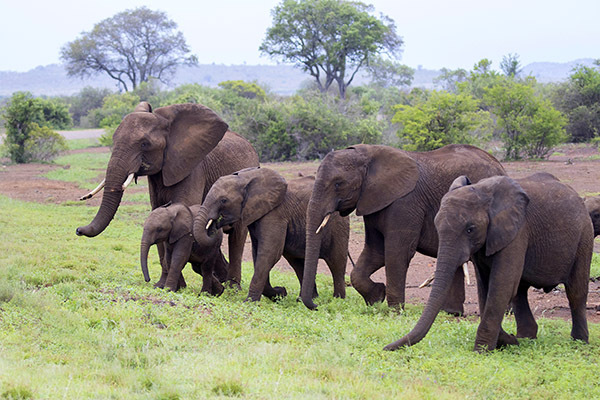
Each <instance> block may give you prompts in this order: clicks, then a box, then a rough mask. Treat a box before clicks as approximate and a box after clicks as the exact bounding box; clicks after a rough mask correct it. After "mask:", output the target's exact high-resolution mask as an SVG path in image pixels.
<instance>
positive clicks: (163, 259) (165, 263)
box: [154, 242, 169, 289]
mask: <svg viewBox="0 0 600 400" xmlns="http://www.w3.org/2000/svg"><path fill="white" fill-rule="evenodd" d="M156 249H157V250H158V258H159V260H160V266H161V270H162V271H161V274H160V279H159V280H158V282H156V283H155V284H154V287H155V288H159V289H163V288H164V287H165V282H166V281H167V277H168V276H169V257H168V254H167V250H166V249H165V244H164V243H163V242H161V243H157V244H156Z"/></svg>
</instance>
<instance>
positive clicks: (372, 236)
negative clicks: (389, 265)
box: [350, 230, 385, 305]
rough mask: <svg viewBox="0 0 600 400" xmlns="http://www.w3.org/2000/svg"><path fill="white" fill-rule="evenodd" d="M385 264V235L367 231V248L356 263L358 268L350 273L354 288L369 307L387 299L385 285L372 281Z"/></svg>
mask: <svg viewBox="0 0 600 400" xmlns="http://www.w3.org/2000/svg"><path fill="white" fill-rule="evenodd" d="M384 264H385V259H384V253H383V235H381V234H380V233H378V232H370V231H369V230H367V231H366V233H365V247H364V248H363V251H362V252H361V253H360V257H358V260H357V261H356V266H355V267H354V269H352V272H350V282H351V283H352V286H353V287H354V289H356V291H357V292H358V293H360V295H361V296H362V297H363V298H364V299H365V302H366V303H367V305H373V304H375V303H377V302H381V301H383V300H384V299H385V285H384V284H383V283H379V282H377V283H375V282H373V281H372V280H371V275H372V274H373V273H374V272H375V271H377V270H378V269H379V268H381V267H383V265H384Z"/></svg>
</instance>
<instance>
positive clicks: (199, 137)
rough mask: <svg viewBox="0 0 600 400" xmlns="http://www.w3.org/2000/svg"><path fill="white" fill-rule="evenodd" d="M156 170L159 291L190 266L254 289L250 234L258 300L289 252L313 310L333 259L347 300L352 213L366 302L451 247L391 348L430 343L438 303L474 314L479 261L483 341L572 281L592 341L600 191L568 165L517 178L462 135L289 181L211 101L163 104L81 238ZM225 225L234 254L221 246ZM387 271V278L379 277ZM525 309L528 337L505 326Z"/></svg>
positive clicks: (145, 107) (279, 290)
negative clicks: (590, 303)
mask: <svg viewBox="0 0 600 400" xmlns="http://www.w3.org/2000/svg"><path fill="white" fill-rule="evenodd" d="M138 176H147V177H148V187H149V192H150V203H151V206H152V212H151V213H150V215H149V216H148V218H147V219H146V221H145V223H144V232H143V235H142V239H141V246H140V261H141V266H142V272H143V275H144V279H145V280H146V281H150V276H149V273H148V261H147V260H148V251H149V248H150V246H152V245H154V244H156V245H157V248H158V252H159V257H160V263H161V267H162V273H161V276H160V279H159V280H158V281H157V282H156V284H155V286H156V287H158V288H167V289H170V290H173V291H175V290H178V289H179V288H182V287H185V286H186V283H185V279H184V278H183V275H182V269H183V268H184V266H185V265H186V264H187V263H188V262H189V263H191V264H192V268H193V270H194V271H195V272H197V273H199V274H201V275H202V277H203V284H202V289H201V290H202V292H206V293H209V294H212V295H220V294H221V293H222V292H223V290H224V286H223V284H224V283H227V284H229V285H233V286H234V287H238V288H240V287H241V261H242V252H243V248H244V242H245V240H246V236H247V234H248V233H249V234H250V238H251V242H252V259H253V262H254V274H253V276H252V280H251V282H250V286H249V292H248V297H247V300H250V301H258V300H260V298H261V296H262V295H265V296H266V297H268V298H271V299H276V298H277V297H281V296H285V295H287V292H286V289H285V288H283V287H273V286H271V283H270V281H269V273H270V270H271V269H272V268H273V266H274V265H275V263H276V262H277V261H278V260H279V259H280V258H281V257H282V256H283V257H284V258H285V259H286V260H287V261H288V263H289V264H290V266H291V267H292V268H293V269H294V272H295V273H296V275H297V277H298V280H299V282H300V287H301V292H300V299H301V300H302V302H303V303H304V305H306V307H308V308H310V309H315V308H316V304H315V303H314V299H315V298H316V297H317V290H316V285H315V278H316V272H317V262H318V259H319V258H320V259H323V260H325V262H326V263H327V265H328V267H329V269H330V271H331V275H332V278H333V286H334V292H333V293H334V296H336V297H341V298H343V297H345V294H346V293H345V290H346V285H345V280H344V276H345V269H346V261H347V256H348V238H349V220H348V215H349V214H350V213H352V212H353V211H355V212H356V215H358V216H362V217H363V221H364V229H365V239H364V248H363V250H362V253H361V255H360V257H359V258H358V260H357V262H356V265H355V267H354V268H353V269H352V271H351V273H350V280H351V283H352V286H353V287H354V288H355V289H356V290H357V291H358V292H359V293H360V295H361V296H362V297H363V298H364V300H365V302H366V303H367V304H369V305H370V304H374V303H376V302H381V301H383V300H384V299H387V302H388V304H389V305H390V306H392V307H402V306H403V305H404V301H405V285H406V275H407V270H408V266H409V264H410V261H411V259H412V258H413V256H414V255H415V253H416V252H417V251H418V252H419V253H422V254H425V255H428V256H432V257H437V259H438V262H437V268H436V272H435V280H434V283H433V287H432V291H431V295H430V297H429V300H428V302H427V305H426V307H425V310H424V311H423V314H422V315H421V317H420V319H419V321H418V322H417V324H416V326H415V327H414V328H413V329H412V330H411V331H410V333H408V334H407V335H406V336H404V337H402V338H401V339H400V340H398V341H396V342H394V343H391V344H389V345H387V346H386V347H385V349H386V350H396V349H398V348H400V347H402V346H410V345H413V344H415V343H417V342H419V341H420V340H421V339H422V338H423V337H424V336H425V335H426V334H427V332H428V331H429V329H430V327H431V325H432V324H433V321H434V320H435V318H436V316H437V314H438V313H439V311H440V310H444V311H447V312H449V313H452V314H462V313H463V303H464V300H465V287H464V275H463V273H462V269H461V266H462V265H463V264H464V263H465V262H466V261H469V260H470V261H472V262H473V264H474V265H475V271H476V276H477V288H478V296H479V310H480V316H481V322H480V324H479V327H478V329H477V334H476V338H475V350H476V351H480V352H481V351H488V350H493V349H495V348H499V347H503V346H506V345H508V344H517V343H518V342H517V338H518V337H526V338H535V337H536V335H537V324H536V322H535V320H534V318H533V315H532V312H531V310H530V308H529V303H528V300H527V290H528V288H529V287H531V286H533V287H536V288H543V289H544V290H545V291H546V292H548V291H550V290H552V289H553V288H554V287H556V286H557V285H558V284H564V286H565V291H566V294H567V297H568V301H569V306H570V308H571V315H572V324H573V326H572V331H571V336H572V337H573V338H574V339H579V340H582V341H585V342H587V341H588V329H587V322H586V314H585V312H586V301H587V294H588V281H589V274H590V262H591V257H592V251H593V241H594V236H595V235H598V234H599V233H600V198H590V199H586V200H585V201H584V200H583V199H581V198H580V197H579V196H578V195H577V193H576V192H575V191H573V190H572V189H571V188H570V187H568V186H566V185H564V184H562V183H560V182H559V181H558V180H557V179H556V178H555V177H554V176H552V175H550V174H547V173H538V174H535V175H532V176H529V177H527V178H523V179H512V178H510V177H509V176H507V175H506V172H505V171H504V168H503V167H502V165H501V164H500V163H499V162H498V161H497V160H496V159H495V158H494V157H492V156H491V155H490V154H488V153H487V152H485V151H483V150H481V149H478V148H476V147H473V146H469V145H449V146H445V147H443V148H441V149H438V150H434V151H430V152H407V151H402V150H399V149H396V148H392V147H388V146H382V145H366V144H359V145H355V146H352V147H349V148H347V149H343V150H337V151H332V152H330V153H329V154H328V155H327V156H326V157H325V158H324V159H323V160H322V162H321V164H320V166H319V168H318V170H317V174H316V177H300V178H297V179H292V180H289V181H286V180H285V179H284V178H283V177H282V176H281V175H280V174H278V173H277V172H275V171H273V170H270V169H267V168H260V167H259V162H258V156H257V154H256V151H255V150H254V149H253V147H252V146H251V144H250V143H249V142H248V141H247V140H246V139H244V138H243V137H241V136H240V135H238V134H236V133H234V132H231V131H229V130H228V126H227V124H226V123H225V122H224V121H223V120H222V119H221V118H220V117H219V116H218V115H216V114H215V113H214V112H213V111H212V110H210V109H209V108H207V107H204V106H201V105H198V104H177V105H172V106H167V107H161V108H158V109H156V110H153V109H152V107H151V106H150V104H148V103H147V102H142V103H140V104H139V105H138V106H137V107H136V109H135V110H134V111H133V112H132V113H131V114H128V115H127V116H125V118H124V119H123V121H122V122H121V124H120V125H119V127H118V128H117V130H116V131H115V133H114V136H113V149H112V154H111V157H110V161H109V163H108V166H107V170H106V177H105V179H104V181H103V182H102V183H101V184H100V185H99V186H98V187H97V188H96V189H94V190H93V191H92V192H91V193H89V194H88V195H87V196H84V197H82V199H86V198H89V197H91V196H93V195H94V194H96V193H98V192H99V191H101V190H103V197H102V203H101V205H100V208H99V210H98V212H97V214H96V216H95V217H94V219H93V220H92V221H91V223H90V224H89V225H86V226H82V227H79V228H77V234H78V235H83V236H88V237H93V236H96V235H98V234H100V233H101V232H102V231H104V229H106V228H107V226H108V225H109V223H110V221H111V220H112V218H113V217H114V215H115V213H116V211H117V209H118V207H119V205H120V202H121V198H122V196H123V192H124V190H125V188H126V187H127V185H128V184H129V183H130V182H131V181H132V180H137V177H138ZM224 235H227V239H228V244H229V261H227V260H226V259H225V257H224V256H223V254H222V253H221V242H222V240H223V236H224ZM382 267H383V268H385V275H386V283H385V284H383V283H375V282H373V281H372V280H371V278H370V277H371V275H372V274H373V273H374V272H375V271H377V270H379V269H380V268H382ZM509 306H510V307H512V309H513V311H514V315H515V320H516V324H517V335H516V337H515V336H513V335H510V334H508V333H507V332H505V331H504V330H503V329H502V319H503V316H504V314H505V312H506V310H507V308H508V307H509Z"/></svg>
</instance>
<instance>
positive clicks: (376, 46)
mask: <svg viewBox="0 0 600 400" xmlns="http://www.w3.org/2000/svg"><path fill="white" fill-rule="evenodd" d="M372 11H373V7H372V6H369V5H366V4H364V3H361V2H358V1H346V0H284V1H283V2H282V3H281V4H279V5H278V6H276V7H275V9H274V10H273V11H272V15H273V25H272V26H271V27H270V28H269V29H268V30H267V34H266V37H265V39H264V41H263V43H262V44H261V46H260V48H259V49H260V51H261V52H263V53H265V54H268V55H269V56H271V57H272V58H275V59H279V60H282V61H284V62H292V63H294V64H295V65H296V66H298V67H300V68H302V69H303V70H304V71H306V72H308V73H310V75H311V76H313V77H314V78H315V80H316V82H317V85H318V87H319V89H320V90H321V91H323V92H324V91H327V90H328V89H329V87H330V86H331V85H332V84H333V83H334V82H336V83H337V86H338V89H339V93H340V97H342V98H345V95H346V88H347V87H348V86H349V85H350V84H351V83H352V80H353V79H354V77H355V76H356V73H357V72H358V70H359V69H360V68H361V67H363V66H364V65H367V64H368V63H369V61H370V60H371V59H372V58H373V57H374V56H377V55H379V54H380V53H387V54H388V55H389V56H390V57H391V58H397V57H398V56H399V54H400V50H401V46H402V43H403V42H402V38H401V37H400V36H398V35H397V34H396V26H395V24H394V22H393V21H392V20H391V19H390V18H389V17H387V16H384V15H381V16H380V17H379V18H377V17H375V16H373V15H371V14H370V12H372Z"/></svg>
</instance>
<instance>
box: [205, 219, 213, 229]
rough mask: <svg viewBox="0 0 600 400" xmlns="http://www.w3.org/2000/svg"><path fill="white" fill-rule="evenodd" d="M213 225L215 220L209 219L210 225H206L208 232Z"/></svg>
mask: <svg viewBox="0 0 600 400" xmlns="http://www.w3.org/2000/svg"><path fill="white" fill-rule="evenodd" d="M212 223H213V220H212V219H209V220H208V224H206V230H208V228H210V226H211V225H212Z"/></svg>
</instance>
